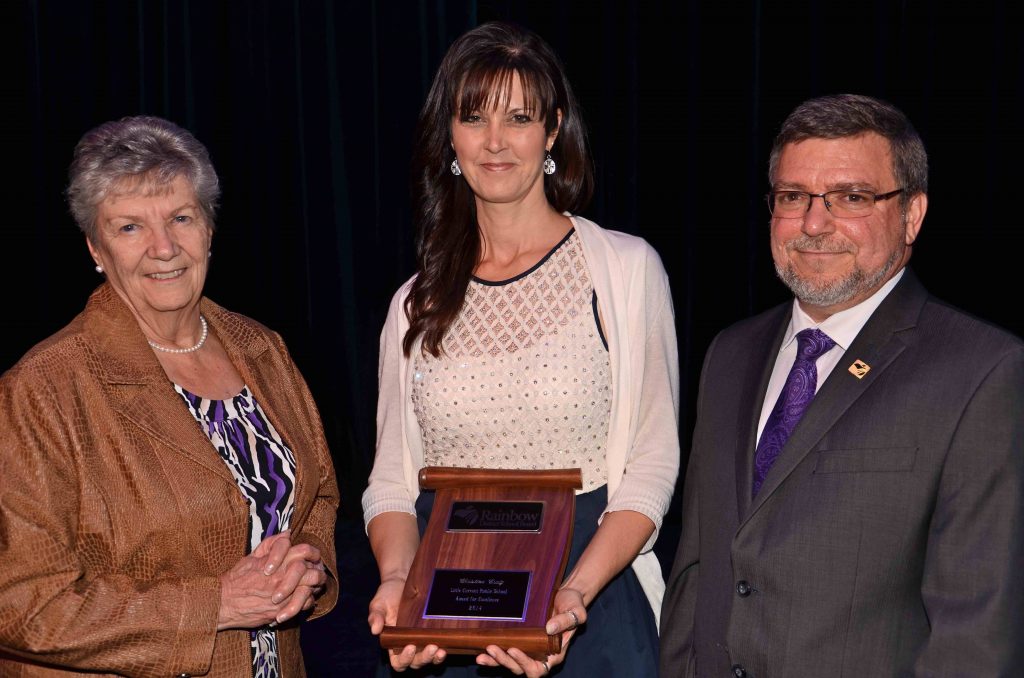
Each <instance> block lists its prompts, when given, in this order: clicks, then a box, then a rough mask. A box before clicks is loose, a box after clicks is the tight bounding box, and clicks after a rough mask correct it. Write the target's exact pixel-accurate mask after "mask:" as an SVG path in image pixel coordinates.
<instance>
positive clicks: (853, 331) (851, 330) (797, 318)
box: [782, 268, 906, 351]
mask: <svg viewBox="0 0 1024 678" xmlns="http://www.w3.org/2000/svg"><path fill="white" fill-rule="evenodd" d="M905 270H906V269H905V268H901V269H900V270H899V271H898V272H897V273H896V275H894V276H893V277H892V278H890V279H889V280H888V282H886V283H885V284H884V285H882V286H881V287H880V288H879V289H878V291H877V292H875V293H874V294H872V295H871V296H870V297H868V298H867V299H865V300H864V301H862V302H860V303H859V304H857V305H856V306H851V307H850V308H848V309H846V310H845V311H839V312H838V313H833V314H832V315H830V316H829V317H828V318H826V319H825V320H824V321H822V322H821V323H820V324H819V323H816V322H814V320H813V319H812V318H811V316H809V315H807V314H806V313H805V312H804V310H803V309H802V308H800V302H799V301H797V300H796V299H794V300H793V314H792V317H791V318H790V320H789V327H787V328H786V334H785V336H784V337H783V338H782V348H783V349H784V348H786V347H787V346H789V344H790V342H792V341H793V340H794V339H795V338H796V335H797V334H798V333H800V332H802V331H803V330H806V329H807V328H809V327H817V328H818V329H820V330H821V331H822V332H824V333H825V334H827V335H828V336H829V337H831V338H832V341H834V342H836V345H837V346H839V347H840V348H841V349H842V350H843V351H845V350H847V349H848V348H850V344H852V343H853V340H854V339H856V338H857V335H858V334H859V333H860V330H861V328H862V327H864V324H865V323H867V321H868V318H870V317H871V314H872V313H874V312H875V309H877V308H878V306H879V304H881V303H882V301H883V300H884V299H885V298H886V297H887V296H889V293H890V292H892V290H893V288H894V287H896V284H897V283H898V282H899V281H900V278H902V277H903V272H904V271H905Z"/></svg>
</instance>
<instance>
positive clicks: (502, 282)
mask: <svg viewBox="0 0 1024 678" xmlns="http://www.w3.org/2000/svg"><path fill="white" fill-rule="evenodd" d="M575 232H576V227H575V226H573V227H572V228H570V229H569V232H568V233H566V234H565V237H564V238H562V239H561V240H559V241H558V244H557V245H555V246H554V247H552V248H551V250H550V251H549V252H548V253H547V254H545V255H544V256H543V257H541V258H540V261H538V262H537V263H536V264H534V265H533V266H531V267H530V268H528V269H526V270H525V271H523V272H522V273H520V274H518V275H515V276H512V277H511V278H509V279H508V280H484V279H483V278H478V277H476V276H475V275H474V276H472V277H471V280H472V281H473V282H476V283H480V284H481V285H487V286H489V287H501V286H502V285H509V284H511V283H514V282H515V281H517V280H522V279H523V278H525V277H526V276H528V275H530V274H531V273H533V272H534V271H536V270H537V269H538V268H540V267H541V266H543V265H544V263H545V262H546V261H547V260H548V259H550V258H551V255H553V254H554V253H555V252H557V251H558V248H559V247H561V246H562V245H564V244H565V243H566V242H567V241H568V240H569V238H571V237H572V234H573V233H575Z"/></svg>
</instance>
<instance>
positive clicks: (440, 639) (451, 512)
mask: <svg viewBox="0 0 1024 678" xmlns="http://www.w3.org/2000/svg"><path fill="white" fill-rule="evenodd" d="M419 478H420V487H421V488H423V489H426V490H431V489H432V490H435V491H436V496H435V498H434V508H433V512H432V513H431V516H430V521H429V523H428V524H427V530H426V533H425V534H424V535H423V540H422V541H421V543H420V547H419V550H417V552H416V557H415V559H414V560H413V564H412V568H411V569H410V571H409V577H408V578H407V579H406V583H405V590H404V592H403V593H402V600H401V603H400V605H399V610H398V623H397V625H396V626H389V627H385V629H384V631H383V633H381V635H380V643H381V646H383V647H385V648H393V649H401V648H403V647H405V646H406V645H415V646H416V647H418V648H421V647H423V646H425V645H428V644H431V643H432V644H435V645H437V646H439V647H441V648H443V649H444V650H446V651H447V652H448V653H450V654H479V653H481V652H483V651H484V649H485V648H486V647H487V646H488V645H498V646H499V647H502V648H505V649H507V648H510V647H516V648H519V649H520V650H522V651H523V652H525V653H526V654H528V655H529V656H531V657H533V658H535V659H544V658H545V657H547V655H549V654H557V653H558V652H559V651H560V650H561V645H562V639H561V636H549V635H548V634H547V633H546V632H545V630H544V625H545V624H546V622H547V620H548V619H549V618H550V616H551V610H552V606H553V604H554V595H555V591H557V590H558V586H559V585H560V584H561V582H562V577H563V576H564V574H565V564H566V561H567V560H568V558H569V546H570V543H571V541H572V526H573V518H574V514H575V508H576V496H575V493H574V492H573V490H574V489H576V488H580V487H582V485H583V481H582V475H581V473H580V470H579V469H564V470H553V471H516V470H499V469H461V468H440V467H428V468H424V469H422V470H421V471H420V476H419ZM538 512H539V514H538Z"/></svg>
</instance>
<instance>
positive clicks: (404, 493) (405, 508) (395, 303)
mask: <svg viewBox="0 0 1024 678" xmlns="http://www.w3.org/2000/svg"><path fill="white" fill-rule="evenodd" d="M408 287H409V283H406V285H404V286H403V287H402V288H401V289H399V290H398V292H396V293H395V295H394V297H393V298H392V300H391V306H390V308H389V309H388V316H387V320H385V321H384V329H383V330H382V331H381V334H380V353H379V356H378V362H377V381H378V394H377V446H376V452H375V455H374V461H373V469H372V470H371V471H370V478H369V485H368V487H367V488H366V491H365V492H363V520H364V523H365V524H367V525H369V523H370V521H371V520H373V519H374V518H375V517H376V516H378V515H380V514H381V513H385V512H389V511H398V512H402V513H410V514H413V515H415V514H416V509H415V507H414V505H413V502H414V497H412V496H410V492H409V486H408V482H407V479H406V471H407V469H406V464H407V463H409V462H408V460H407V456H408V444H409V443H408V442H407V441H406V439H405V436H406V431H405V423H404V417H403V416H402V413H403V410H404V409H405V408H406V407H408V403H407V402H406V398H405V397H404V396H403V389H402V384H401V380H402V379H403V378H404V372H405V365H406V362H407V360H408V359H407V358H405V356H404V354H403V352H402V338H403V337H404V335H405V327H404V325H405V323H404V322H403V318H404V313H405V311H404V310H403V300H404V299H405V295H406V291H407V290H408Z"/></svg>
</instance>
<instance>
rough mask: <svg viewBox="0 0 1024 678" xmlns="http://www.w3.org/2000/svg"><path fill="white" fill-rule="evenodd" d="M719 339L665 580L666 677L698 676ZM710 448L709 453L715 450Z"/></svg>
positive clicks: (703, 375) (710, 352)
mask: <svg viewBox="0 0 1024 678" xmlns="http://www.w3.org/2000/svg"><path fill="white" fill-rule="evenodd" d="M717 343H718V340H717V339H715V341H714V342H712V344H711V346H710V347H709V348H708V351H707V356H706V357H705V360H704V368H703V370H702V372H701V382H700V388H699V394H698V398H697V428H696V430H695V431H694V434H693V446H692V447H691V450H690V458H689V462H688V463H687V466H686V476H685V477H684V479H683V502H682V532H681V534H680V538H679V546H678V547H677V548H676V554H675V558H674V559H673V561H672V571H671V572H670V573H669V576H668V580H667V581H666V583H665V598H664V601H663V603H662V608H661V630H660V637H661V652H660V654H659V662H660V672H659V675H661V676H663V677H664V678H670V677H672V676H685V677H686V678H692V676H695V675H696V651H695V648H694V642H695V638H694V627H695V618H694V615H695V611H696V607H697V588H698V584H699V582H700V560H701V553H700V524H701V523H700V473H701V472H700V462H701V456H702V454H703V453H704V451H703V448H704V444H705V442H704V439H705V436H706V435H707V434H706V433H704V432H703V431H702V430H701V422H702V421H704V419H703V417H701V410H702V408H703V403H704V389H705V383H704V382H705V379H706V378H707V374H708V365H709V364H710V362H711V357H712V355H713V354H714V350H715V345H716V344H717ZM713 450H714V448H713V447H712V448H710V449H709V450H708V453H713Z"/></svg>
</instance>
